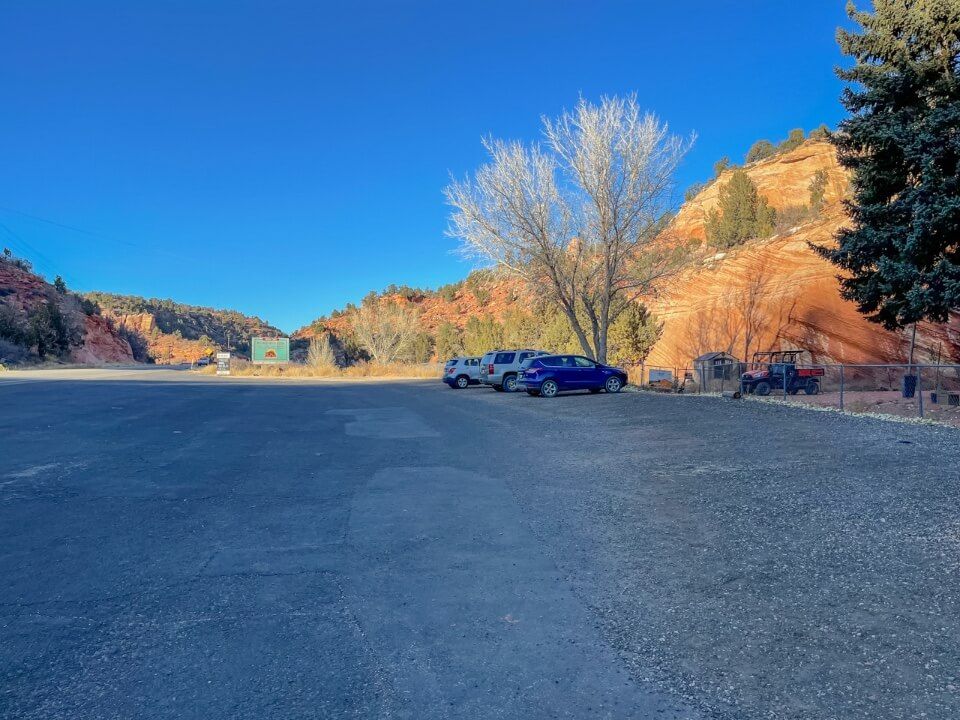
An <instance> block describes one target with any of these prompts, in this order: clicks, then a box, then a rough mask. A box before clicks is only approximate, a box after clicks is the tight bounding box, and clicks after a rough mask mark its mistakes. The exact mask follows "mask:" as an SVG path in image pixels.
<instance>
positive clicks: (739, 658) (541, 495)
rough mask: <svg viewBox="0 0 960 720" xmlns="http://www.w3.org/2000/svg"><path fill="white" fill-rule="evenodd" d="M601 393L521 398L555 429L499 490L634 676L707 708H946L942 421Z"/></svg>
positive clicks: (849, 714)
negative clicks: (510, 494) (522, 513)
mask: <svg viewBox="0 0 960 720" xmlns="http://www.w3.org/2000/svg"><path fill="white" fill-rule="evenodd" d="M484 399H485V398H484ZM604 399H605V400H608V401H607V402H603V401H602V400H601V401H600V402H596V403H592V402H588V398H579V399H577V400H575V399H574V398H573V397H570V398H567V399H565V400H563V401H559V402H557V403H556V404H555V405H552V404H551V405H548V404H547V402H533V403H529V404H528V403H525V402H524V401H525V400H526V398H523V399H522V400H521V403H524V404H525V405H528V407H525V408H523V411H524V412H527V411H530V412H531V413H532V414H533V415H534V416H535V417H538V418H540V419H541V420H542V422H544V423H547V424H549V425H551V426H552V427H553V428H554V431H555V436H554V437H553V438H551V440H550V442H549V444H548V446H545V447H543V452H544V454H547V455H549V461H548V462H545V463H543V464H542V465H540V464H536V463H531V464H530V465H528V466H527V467H526V468H525V472H524V473H523V475H521V476H516V477H514V478H513V480H512V487H513V489H514V492H515V493H516V497H517V498H518V499H519V501H520V502H521V503H522V505H523V506H524V508H525V509H526V512H527V513H528V515H529V517H530V518H531V523H532V524H533V525H534V527H535V528H536V532H537V534H538V536H539V537H540V538H541V539H543V540H544V543H545V545H548V546H550V547H552V548H553V549H554V551H555V553H556V555H555V557H556V560H557V562H558V563H559V564H560V565H561V566H562V567H563V568H564V570H565V571H566V572H567V573H568V576H569V579H570V581H571V582H572V583H573V584H574V586H575V587H576V590H577V593H578V595H579V596H580V597H581V598H582V599H583V600H584V602H586V603H587V604H589V605H590V607H591V608H592V609H593V611H594V612H595V613H596V615H597V617H598V619H599V621H600V623H601V625H602V627H603V630H604V634H605V636H606V638H607V639H608V641H609V642H610V643H611V644H612V645H613V646H615V647H616V648H617V649H618V650H619V651H620V652H621V653H622V655H623V657H624V658H625V659H626V661H627V662H628V664H629V665H630V667H631V668H632V670H633V672H634V674H635V676H636V677H638V678H641V679H646V678H649V679H654V680H655V681H657V682H659V683H660V684H661V686H662V687H665V688H667V689H669V690H670V691H671V692H674V693H676V694H678V695H679V696H681V697H683V698H685V699H687V700H688V701H689V702H691V703H693V704H696V705H698V706H700V707H701V708H703V709H705V710H707V711H708V712H709V713H710V714H712V715H714V716H716V717H719V718H798V719H799V718H807V719H809V718H871V719H874V718H918V717H926V718H943V719H944V720H946V719H947V718H957V717H960V691H958V689H960V622H958V611H960V592H958V588H960V487H958V482H957V480H958V477H957V475H958V474H957V469H956V468H957V460H958V457H960V446H958V439H960V436H958V434H957V432H956V431H955V430H952V429H947V428H941V427H931V426H924V425H912V424H903V423H897V422H886V421H880V420H872V419H863V418H851V417H844V416H841V415H839V414H834V413H824V412H816V411H805V410H801V409H796V408H785V407H777V406H775V405H771V404H762V403H753V402H737V401H725V400H721V399H718V398H698V397H684V396H669V395H666V396H665V395H649V394H634V395H628V396H624V397H621V398H616V399H612V401H610V399H607V398H604ZM598 400H599V399H598ZM558 468H563V470H562V471H558Z"/></svg>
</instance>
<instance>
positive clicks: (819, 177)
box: [807, 170, 827, 213]
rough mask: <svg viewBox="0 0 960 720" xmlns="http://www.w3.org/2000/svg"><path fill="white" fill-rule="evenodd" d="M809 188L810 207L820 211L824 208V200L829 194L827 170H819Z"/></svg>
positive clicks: (817, 211)
mask: <svg viewBox="0 0 960 720" xmlns="http://www.w3.org/2000/svg"><path fill="white" fill-rule="evenodd" d="M807 189H808V190H809V191H810V209H811V210H813V211H814V212H815V213H819V212H820V211H821V210H822V209H823V200H824V197H825V196H826V194H827V171H826V170H817V171H816V172H815V173H814V174H813V180H811V181H810V184H809V185H808V186H807Z"/></svg>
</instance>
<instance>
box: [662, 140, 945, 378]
mask: <svg viewBox="0 0 960 720" xmlns="http://www.w3.org/2000/svg"><path fill="white" fill-rule="evenodd" d="M746 170H747V173H748V175H749V176H750V178H751V179H752V180H753V182H754V183H755V184H756V186H757V190H758V191H759V192H760V194H762V195H763V196H764V197H766V198H767V200H768V201H769V203H770V205H771V206H773V207H774V208H776V209H777V210H778V211H782V210H783V209H784V208H787V207H790V206H797V205H802V204H805V203H807V202H808V199H809V185H810V182H811V180H812V179H813V176H814V174H815V173H816V172H817V171H818V170H824V171H825V172H826V173H827V187H826V196H825V205H824V208H823V211H822V212H821V213H820V215H819V216H818V217H816V218H815V219H812V220H807V221H805V222H803V224H800V225H799V226H797V227H792V228H789V229H785V230H783V231H781V233H780V234H779V235H776V236H774V237H772V238H769V239H765V240H757V241H752V242H748V243H746V244H744V245H743V246H741V247H739V248H735V249H732V250H729V251H727V252H726V253H716V254H710V253H709V252H708V253H707V257H706V258H705V259H701V260H699V261H698V262H697V263H696V265H695V266H694V267H692V268H690V269H688V270H687V271H686V272H684V273H683V274H682V275H681V276H680V277H679V278H677V279H676V281H675V282H673V283H672V285H671V287H670V288H669V291H668V292H666V293H665V294H664V295H663V296H662V297H661V298H659V299H657V300H653V301H650V302H649V305H650V308H651V310H652V311H653V312H654V313H656V314H657V316H659V317H660V319H661V320H663V322H664V332H663V337H662V338H661V340H660V342H659V343H658V344H657V346H656V347H655V348H654V350H653V352H652V353H651V356H650V358H649V362H650V363H651V364H659V365H666V366H669V367H689V366H690V362H691V360H692V359H693V358H695V357H697V356H698V355H701V354H703V353H706V352H711V351H717V350H724V351H727V352H731V353H732V354H734V355H735V356H737V357H740V358H747V359H748V358H749V356H750V355H751V354H752V353H753V352H754V351H756V350H765V349H778V348H784V349H785V348H803V349H807V350H809V351H810V352H811V354H812V355H813V358H814V359H815V360H817V361H821V362H843V363H887V362H891V363H896V362H903V361H904V360H905V359H906V353H907V348H908V347H909V338H908V336H907V334H906V333H905V332H902V333H893V332H889V331H886V330H884V329H883V328H881V327H880V326H879V325H876V324H874V323H871V322H869V321H867V320H866V319H865V318H864V317H863V316H862V315H861V314H860V313H859V312H858V311H857V308H856V306H855V305H854V304H852V303H850V302H847V301H845V300H843V299H842V298H841V297H840V292H839V283H838V281H837V277H836V276H837V272H838V270H837V268H836V267H834V266H833V265H831V264H830V263H828V262H826V261H825V260H823V259H821V258H820V257H819V256H818V255H817V254H816V253H815V252H814V251H813V250H811V249H810V247H809V245H808V243H810V242H812V243H816V244H829V243H832V242H833V238H834V236H835V235H836V233H837V231H838V230H839V229H840V228H841V227H842V226H843V224H844V223H845V222H846V221H847V217H846V215H845V213H844V210H843V206H842V203H841V201H842V199H843V197H844V196H845V194H846V192H847V187H848V177H847V174H846V172H845V171H844V170H843V168H841V167H840V166H839V164H838V163H837V159H836V155H835V153H834V150H833V146H832V145H830V144H829V143H827V142H807V143H805V144H804V145H802V146H801V147H799V148H797V149H796V150H793V151H792V152H789V153H786V154H784V155H781V156H777V157H774V158H770V159H767V160H764V161H761V162H758V163H755V164H753V165H751V166H749V167H747V168H746ZM731 174H732V173H731V172H730V171H727V172H725V173H724V174H723V175H721V176H720V177H719V178H718V179H717V180H716V181H714V182H712V183H711V184H710V185H709V186H708V187H706V188H704V190H703V191H702V192H700V194H699V195H697V197H695V198H694V199H693V200H691V201H690V202H688V203H686V204H685V205H684V206H683V208H682V209H681V210H680V212H679V213H678V214H677V217H676V219H675V220H674V223H673V226H672V230H673V231H674V232H676V233H677V234H678V235H679V236H681V237H686V238H696V239H703V238H705V230H704V226H705V221H706V217H707V213H708V212H709V211H710V210H711V209H713V208H715V207H716V206H717V201H718V200H717V196H718V192H719V189H720V187H722V186H723V185H724V184H725V183H726V182H727V181H728V180H729V178H730V175H731ZM958 330H960V317H958V318H955V319H954V320H953V321H952V322H951V323H950V324H949V325H948V326H942V325H932V324H928V323H924V324H921V325H920V326H919V330H918V344H919V348H918V352H919V358H921V359H929V358H934V357H935V356H936V354H937V352H938V348H939V349H942V353H943V357H944V359H945V360H946V359H950V360H957V361H960V332H958Z"/></svg>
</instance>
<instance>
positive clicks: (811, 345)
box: [294, 140, 960, 368]
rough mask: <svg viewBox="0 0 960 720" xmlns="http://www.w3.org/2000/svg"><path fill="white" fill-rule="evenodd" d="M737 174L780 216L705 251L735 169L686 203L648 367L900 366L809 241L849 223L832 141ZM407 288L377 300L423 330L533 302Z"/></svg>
mask: <svg viewBox="0 0 960 720" xmlns="http://www.w3.org/2000/svg"><path fill="white" fill-rule="evenodd" d="M745 169H746V171H747V174H748V175H749V176H750V178H751V179H752V180H753V182H754V183H755V184H756V186H757V189H758V191H759V192H760V194H762V195H763V196H764V197H765V198H766V199H767V201H768V202H769V203H770V205H771V206H772V207H773V208H775V209H776V210H777V211H778V214H779V216H780V220H779V222H778V230H777V234H776V235H774V236H773V237H770V238H767V239H763V240H755V241H752V242H747V243H745V244H744V245H742V246H740V247H737V248H734V249H731V250H728V251H726V252H715V251H712V250H710V248H709V247H707V245H706V243H705V238H706V232H705V223H706V218H707V214H708V213H709V212H710V211H711V210H712V209H714V208H715V207H716V206H717V204H718V194H719V190H720V188H721V187H722V186H723V185H724V184H725V183H726V182H728V181H729V179H730V177H731V175H732V173H733V171H732V170H728V171H726V172H724V173H723V174H722V175H721V176H720V177H719V178H717V179H716V180H715V181H713V182H712V183H710V184H709V185H708V186H707V187H705V188H704V189H703V190H702V191H701V192H700V193H699V194H698V195H697V196H696V197H695V198H693V199H692V200H691V201H689V202H687V203H685V204H684V205H683V207H682V208H681V209H680V211H679V212H678V214H677V216H676V218H675V219H674V221H673V222H672V224H671V226H670V229H669V231H668V235H667V236H666V237H667V238H668V239H669V240H675V239H683V240H695V241H698V242H699V243H700V247H699V250H697V251H696V253H695V255H696V260H695V262H694V264H693V265H692V266H691V267H690V268H689V269H687V270H686V271H685V272H684V273H682V274H681V275H680V276H679V277H678V278H675V279H674V280H673V282H672V283H671V284H670V287H669V288H666V291H665V292H663V293H662V294H661V295H660V296H659V297H656V298H651V299H647V300H646V303H647V305H648V306H649V308H650V309H651V311H652V312H653V313H654V314H655V315H656V316H657V318H659V319H660V320H661V321H662V322H663V335H662V337H661V339H660V341H659V342H658V343H657V345H656V346H655V347H654V349H653V351H652V352H651V355H650V357H649V358H648V363H649V364H652V365H662V366H666V367H671V368H681V367H690V365H691V362H692V360H693V359H694V358H696V357H697V356H699V355H702V354H704V353H707V352H712V351H718V350H723V351H726V352H730V353H732V354H733V355H735V356H736V357H738V358H743V359H749V357H750V356H751V355H752V354H753V352H755V351H757V350H766V349H788V348H802V349H806V350H809V351H810V353H811V355H812V359H814V360H816V361H820V362H843V363H899V362H904V361H905V360H906V357H907V352H908V348H909V337H908V335H907V333H906V332H901V333H893V332H888V331H886V330H884V329H883V328H881V327H880V326H879V325H876V324H874V323H871V322H869V321H867V320H866V319H865V318H864V317H863V316H862V315H861V314H860V313H859V312H858V311H857V309H856V306H854V305H853V304H852V303H849V302H847V301H845V300H843V299H842V298H841V297H840V292H839V283H838V281H837V278H836V275H837V272H838V271H837V269H836V268H835V267H834V266H832V265H831V264H830V263H828V262H826V261H825V260H823V259H821V258H820V257H819V256H818V255H817V254H816V253H815V252H814V251H813V250H811V249H810V247H809V245H808V243H809V242H813V243H816V244H828V243H831V242H833V238H834V236H835V234H836V232H837V230H838V229H839V228H841V227H842V226H843V224H844V223H845V222H846V221H847V217H846V215H845V212H844V209H843V205H842V200H843V198H844V197H845V196H846V195H847V193H848V185H849V181H848V176H847V174H846V172H845V170H844V169H843V168H841V167H840V165H839V164H838V162H837V158H836V154H835V152H834V149H833V146H832V145H830V143H828V142H826V141H816V140H810V141H807V142H806V143H804V144H803V145H801V146H800V147H798V148H796V149H795V150H792V151H790V152H787V153H783V154H780V155H776V156H774V157H771V158H768V159H766V160H763V161H760V162H757V163H753V164H752V165H750V166H748V167H746V168H745ZM820 170H822V171H824V173H825V174H826V187H825V193H824V204H823V207H822V209H821V211H820V212H819V213H814V212H809V211H808V212H802V210H803V208H805V207H806V206H807V205H808V204H809V201H810V184H811V181H812V180H813V178H814V176H815V174H816V173H817V172H818V171H820ZM790 218H796V220H795V221H791V220H790ZM410 290H411V289H409V288H408V289H406V290H398V291H397V292H392V291H390V290H389V289H388V291H387V292H386V293H385V294H384V295H383V297H388V298H392V299H394V300H396V301H397V302H400V303H407V304H409V305H411V306H414V307H416V308H417V309H418V310H419V312H420V316H421V326H422V328H423V329H424V330H425V331H427V332H430V333H434V332H435V331H436V329H437V328H438V327H439V326H440V324H441V323H444V322H450V323H452V324H454V325H456V326H457V327H459V328H463V327H464V325H465V324H466V323H467V321H468V320H469V319H470V318H471V317H474V316H490V317H493V318H494V319H497V320H502V319H503V317H504V315H505V314H506V313H508V312H509V311H511V310H516V309H522V310H524V311H529V309H530V295H529V294H528V293H527V292H526V291H525V290H524V287H523V285H522V284H521V283H520V282H519V281H517V280H515V279H511V278H509V277H505V276H504V275H502V274H499V273H496V272H491V271H482V272H478V273H473V274H471V276H470V277H469V278H467V280H465V281H464V282H462V283H456V284H454V285H452V286H448V287H447V288H441V289H440V290H438V291H417V290H414V291H412V292H411V291H410ZM349 324H350V316H349V313H334V314H333V315H332V316H330V317H326V318H320V319H319V320H317V321H315V322H314V323H312V324H311V325H309V326H307V327H304V328H301V329H300V330H298V331H297V332H296V333H295V334H294V337H295V338H297V337H299V338H304V339H305V338H309V337H312V336H313V335H315V334H317V333H318V332H322V331H323V330H324V329H327V330H330V331H332V332H333V333H334V334H335V335H341V336H342V335H343V334H344V333H346V332H347V331H348V330H349ZM958 331H960V316H958V318H956V319H955V320H954V321H952V322H951V323H950V324H949V325H932V324H929V323H923V324H921V325H920V326H919V330H918V349H917V359H918V360H920V361H925V360H934V359H935V358H936V357H937V355H938V353H940V354H941V358H942V359H943V360H944V361H950V362H960V332H958Z"/></svg>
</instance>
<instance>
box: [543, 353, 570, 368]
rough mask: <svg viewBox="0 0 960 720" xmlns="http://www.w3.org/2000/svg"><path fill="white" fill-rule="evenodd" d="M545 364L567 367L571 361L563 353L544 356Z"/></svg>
mask: <svg viewBox="0 0 960 720" xmlns="http://www.w3.org/2000/svg"><path fill="white" fill-rule="evenodd" d="M543 364H544V365H547V366H548V367H567V366H568V365H569V363H568V362H567V358H566V357H564V356H563V355H554V356H553V357H546V358H543Z"/></svg>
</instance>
